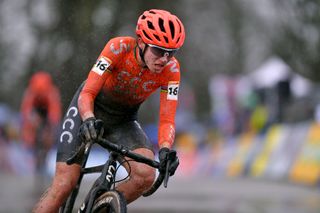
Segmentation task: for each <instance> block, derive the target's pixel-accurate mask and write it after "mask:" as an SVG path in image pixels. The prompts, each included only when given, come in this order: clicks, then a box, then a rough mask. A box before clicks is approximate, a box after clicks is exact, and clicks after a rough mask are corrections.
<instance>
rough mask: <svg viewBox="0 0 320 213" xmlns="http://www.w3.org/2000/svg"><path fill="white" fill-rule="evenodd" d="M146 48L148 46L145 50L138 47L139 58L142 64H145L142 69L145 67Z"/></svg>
mask: <svg viewBox="0 0 320 213" xmlns="http://www.w3.org/2000/svg"><path fill="white" fill-rule="evenodd" d="M147 47H148V45H146V46H145V48H144V49H143V50H142V49H141V48H140V47H139V45H138V48H139V55H140V58H141V60H142V62H143V63H144V64H145V66H144V67H147V64H146V61H145V60H144V55H145V53H146V50H147Z"/></svg>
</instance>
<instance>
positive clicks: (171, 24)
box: [169, 21, 174, 38]
mask: <svg viewBox="0 0 320 213" xmlns="http://www.w3.org/2000/svg"><path fill="white" fill-rule="evenodd" d="M169 26H170V31H171V37H172V38H174V24H173V22H172V21H169Z"/></svg>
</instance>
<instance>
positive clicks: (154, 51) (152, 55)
mask: <svg viewBox="0 0 320 213" xmlns="http://www.w3.org/2000/svg"><path fill="white" fill-rule="evenodd" d="M140 48H142V49H143V50H144V48H146V49H145V53H144V60H145V63H146V65H147V67H148V68H149V69H150V70H151V71H152V72H160V71H161V70H162V69H163V68H164V66H165V65H166V64H167V63H168V62H169V60H170V59H171V58H172V57H173V56H174V54H175V53H176V52H177V50H172V51H168V50H163V49H160V48H158V47H156V46H153V45H148V44H145V43H143V42H142V41H140Z"/></svg>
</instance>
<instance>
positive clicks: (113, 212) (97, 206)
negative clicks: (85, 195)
mask: <svg viewBox="0 0 320 213" xmlns="http://www.w3.org/2000/svg"><path fill="white" fill-rule="evenodd" d="M92 213H127V202H126V200H125V198H124V196H123V194H122V193H120V192H118V191H116V190H110V191H107V192H105V193H104V194H102V195H101V196H100V197H98V198H97V199H96V200H95V202H94V204H93V207H92Z"/></svg>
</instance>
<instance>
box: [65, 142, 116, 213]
mask: <svg viewBox="0 0 320 213" xmlns="http://www.w3.org/2000/svg"><path fill="white" fill-rule="evenodd" d="M91 146H92V144H91V143H88V144H86V147H85V152H84V154H83V158H84V159H83V163H82V169H81V172H80V176H79V179H78V183H77V185H76V187H75V188H74V189H73V190H72V192H71V194H70V196H69V197H68V199H67V201H66V203H65V205H64V207H62V211H61V212H62V213H71V212H72V210H73V207H74V204H75V201H76V198H77V196H78V193H79V189H80V185H81V182H82V179H83V176H84V175H85V174H91V173H95V172H101V175H100V176H99V177H98V178H97V179H96V181H95V183H94V184H93V186H92V187H91V189H90V191H89V192H88V194H87V196H86V198H85V200H84V202H83V203H82V205H81V207H80V209H79V212H81V213H82V212H86V210H88V212H90V209H91V208H92V205H93V202H94V199H95V198H96V197H97V196H99V195H101V194H102V193H103V192H105V191H108V190H110V189H111V187H112V184H113V181H114V180H115V175H116V166H117V161H116V159H117V156H118V155H119V154H118V153H115V152H110V155H109V158H108V160H107V161H106V163H104V164H102V165H99V166H94V167H87V168H86V167H85V166H86V163H87V160H88V157H89V153H90V150H91Z"/></svg>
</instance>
